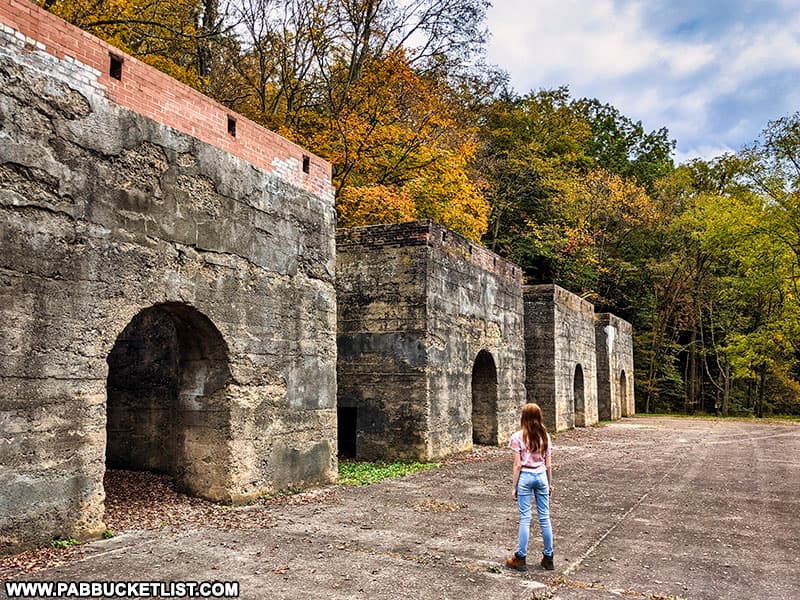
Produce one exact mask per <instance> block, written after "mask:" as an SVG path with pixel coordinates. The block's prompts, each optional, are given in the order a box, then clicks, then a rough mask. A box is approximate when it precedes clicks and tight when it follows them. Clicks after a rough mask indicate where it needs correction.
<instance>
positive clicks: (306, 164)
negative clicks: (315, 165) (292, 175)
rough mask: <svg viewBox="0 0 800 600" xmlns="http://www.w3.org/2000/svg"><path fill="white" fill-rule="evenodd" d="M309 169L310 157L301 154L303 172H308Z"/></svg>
mask: <svg viewBox="0 0 800 600" xmlns="http://www.w3.org/2000/svg"><path fill="white" fill-rule="evenodd" d="M310 169H311V157H310V156H306V155H305V154H303V173H308V172H309V170H310Z"/></svg>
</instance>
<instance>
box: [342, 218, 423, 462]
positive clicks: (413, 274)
mask: <svg viewBox="0 0 800 600" xmlns="http://www.w3.org/2000/svg"><path fill="white" fill-rule="evenodd" d="M428 260H429V248H428V224H427V223H409V224H404V225H402V226H396V225H388V226H375V227H359V228H353V229H340V230H339V231H338V232H337V236H336V300H337V308H338V360H337V374H336V380H337V383H338V389H339V392H338V398H339V399H338V402H339V407H340V427H341V426H343V425H345V424H346V422H347V420H348V419H353V418H355V419H356V423H354V424H352V425H353V426H354V429H355V435H356V437H357V448H356V454H357V456H358V457H359V458H365V459H373V458H385V457H398V458H424V457H426V456H427V455H428V435H427V430H428V419H429V407H428V391H427V375H426V370H427V361H428V356H427V348H426V346H425V343H424V340H425V332H426V329H427V322H426V319H427V311H426V294H427V283H428V282H427V268H428ZM347 409H351V411H350V412H348V411H347ZM352 409H356V410H352ZM354 412H355V415H353V413H354Z"/></svg>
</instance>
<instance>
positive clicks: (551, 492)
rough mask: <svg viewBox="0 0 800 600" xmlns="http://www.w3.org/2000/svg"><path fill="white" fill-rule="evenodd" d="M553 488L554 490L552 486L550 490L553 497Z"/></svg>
mask: <svg viewBox="0 0 800 600" xmlns="http://www.w3.org/2000/svg"><path fill="white" fill-rule="evenodd" d="M553 488H554V486H552V485H551V486H550V490H549V492H550V495H551V496H552V495H553Z"/></svg>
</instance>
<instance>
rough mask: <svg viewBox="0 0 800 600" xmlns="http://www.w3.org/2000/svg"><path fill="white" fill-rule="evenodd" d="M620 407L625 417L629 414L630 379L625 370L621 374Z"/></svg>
mask: <svg viewBox="0 0 800 600" xmlns="http://www.w3.org/2000/svg"><path fill="white" fill-rule="evenodd" d="M619 408H620V414H621V415H622V416H623V417H627V416H628V380H627V378H626V377H625V371H622V372H621V373H620V374H619Z"/></svg>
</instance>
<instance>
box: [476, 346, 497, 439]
mask: <svg viewBox="0 0 800 600" xmlns="http://www.w3.org/2000/svg"><path fill="white" fill-rule="evenodd" d="M472 441H473V443H475V444H496V443H497V368H496V367H495V364H494V358H492V355H491V354H490V353H489V352H487V351H486V350H481V351H480V352H478V356H477V357H476V358H475V363H474V364H473V366H472Z"/></svg>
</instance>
